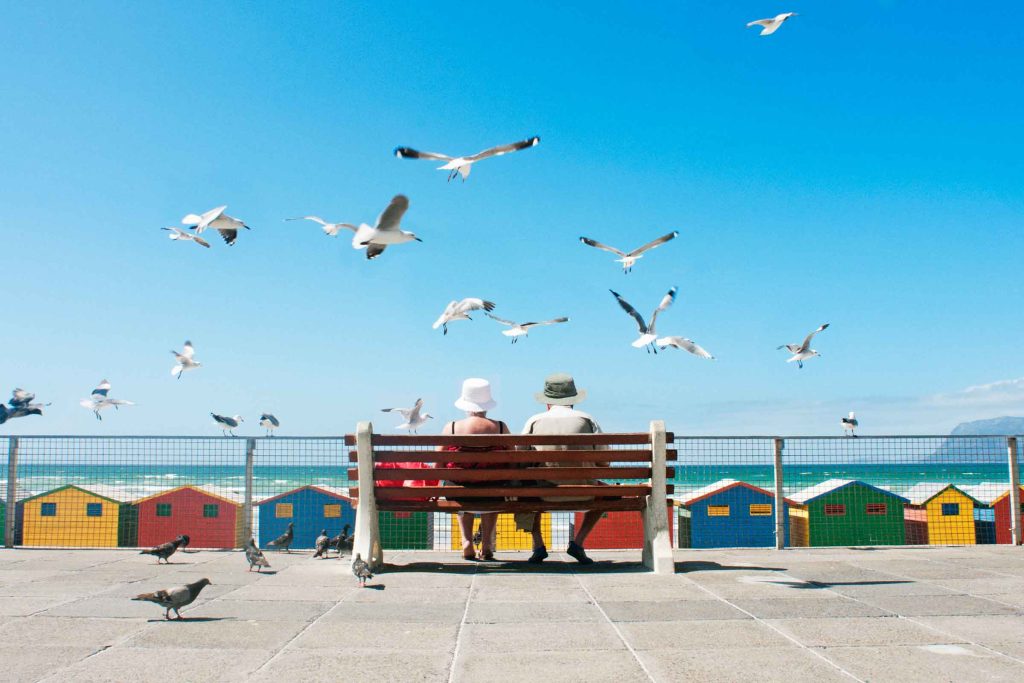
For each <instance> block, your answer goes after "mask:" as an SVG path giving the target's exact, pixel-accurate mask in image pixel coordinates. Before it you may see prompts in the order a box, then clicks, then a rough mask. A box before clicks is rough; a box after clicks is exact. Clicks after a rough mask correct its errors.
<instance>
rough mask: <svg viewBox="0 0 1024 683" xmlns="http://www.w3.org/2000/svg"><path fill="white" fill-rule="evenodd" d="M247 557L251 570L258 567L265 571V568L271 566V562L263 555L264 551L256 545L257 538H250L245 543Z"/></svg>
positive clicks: (257, 569)
mask: <svg viewBox="0 0 1024 683" xmlns="http://www.w3.org/2000/svg"><path fill="white" fill-rule="evenodd" d="M245 559H246V560H248V561H249V571H252V568H253V567H256V571H258V572H260V571H263V568H264V567H266V568H267V569H269V568H270V563H269V562H267V558H265V557H264V556H263V551H262V550H260V549H259V548H257V547H256V540H255V539H252V538H250V539H249V542H248V543H246V544H245Z"/></svg>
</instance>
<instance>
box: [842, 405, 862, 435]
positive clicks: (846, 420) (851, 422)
mask: <svg viewBox="0 0 1024 683" xmlns="http://www.w3.org/2000/svg"><path fill="white" fill-rule="evenodd" d="M839 424H841V425H842V426H843V431H844V432H846V433H847V434H849V435H850V436H857V434H856V432H855V431H854V430H856V429H857V427H858V426H859V425H860V422H858V421H857V416H856V415H855V414H854V412H853V411H852V410H851V411H850V416H849V417H842V418H839Z"/></svg>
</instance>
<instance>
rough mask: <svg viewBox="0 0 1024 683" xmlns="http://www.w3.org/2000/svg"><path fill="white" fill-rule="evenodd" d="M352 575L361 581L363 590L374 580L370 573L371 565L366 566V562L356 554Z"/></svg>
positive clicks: (360, 584)
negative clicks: (368, 581) (367, 583)
mask: <svg viewBox="0 0 1024 683" xmlns="http://www.w3.org/2000/svg"><path fill="white" fill-rule="evenodd" d="M352 573H353V574H354V575H355V577H356V578H357V579H359V587H360V588H363V587H364V586H366V582H367V580H369V579H372V578H373V574H372V573H371V572H370V565H368V564H366V560H364V559H363V558H361V557H360V556H359V553H356V558H355V559H354V560H352Z"/></svg>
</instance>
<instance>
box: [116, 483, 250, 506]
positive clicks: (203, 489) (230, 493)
mask: <svg viewBox="0 0 1024 683" xmlns="http://www.w3.org/2000/svg"><path fill="white" fill-rule="evenodd" d="M183 489H191V490H193V491H199V492H200V493H205V494H206V495H208V496H212V497H213V498H219V499H220V500H223V501H224V502H225V503H230V504H232V505H241V504H242V503H243V502H244V498H243V497H242V494H240V493H238V492H237V491H234V490H232V489H228V488H224V487H223V486H214V485H212V484H203V485H202V486H194V485H192V484H185V485H182V486H175V487H174V488H169V489H164V490H162V491H157V492H156V493H151V494H149V495H147V496H143V497H142V498H138V499H136V500H135V501H133V502H134V503H135V504H136V505H138V504H139V503H142V502H144V501H147V500H151V499H153V498H159V497H161V496H166V495H167V494H169V493H174V492H175V491H181V490H183Z"/></svg>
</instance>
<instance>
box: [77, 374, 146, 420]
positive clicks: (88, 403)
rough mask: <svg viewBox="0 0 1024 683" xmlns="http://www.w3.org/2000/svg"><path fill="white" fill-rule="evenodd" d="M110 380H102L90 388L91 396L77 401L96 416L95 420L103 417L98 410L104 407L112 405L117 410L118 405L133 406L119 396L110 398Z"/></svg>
mask: <svg viewBox="0 0 1024 683" xmlns="http://www.w3.org/2000/svg"><path fill="white" fill-rule="evenodd" d="M109 393H110V382H108V381H107V380H103V381H102V382H100V384H99V386H98V387H96V388H95V389H93V390H92V396H90V397H89V398H83V399H82V400H81V401H79V402H78V404H79V405H80V406H82V407H83V408H88V409H89V410H91V411H92V412H93V414H94V415H95V416H96V419H97V420H102V419H103V417H102V416H101V415H100V411H101V410H103V409H104V408H109V407H111V406H113V407H114V410H117V409H118V407H119V406H133V405H135V404H134V403H132V402H131V401H125V400H122V399H119V398H110V397H109V396H108V394H109Z"/></svg>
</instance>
